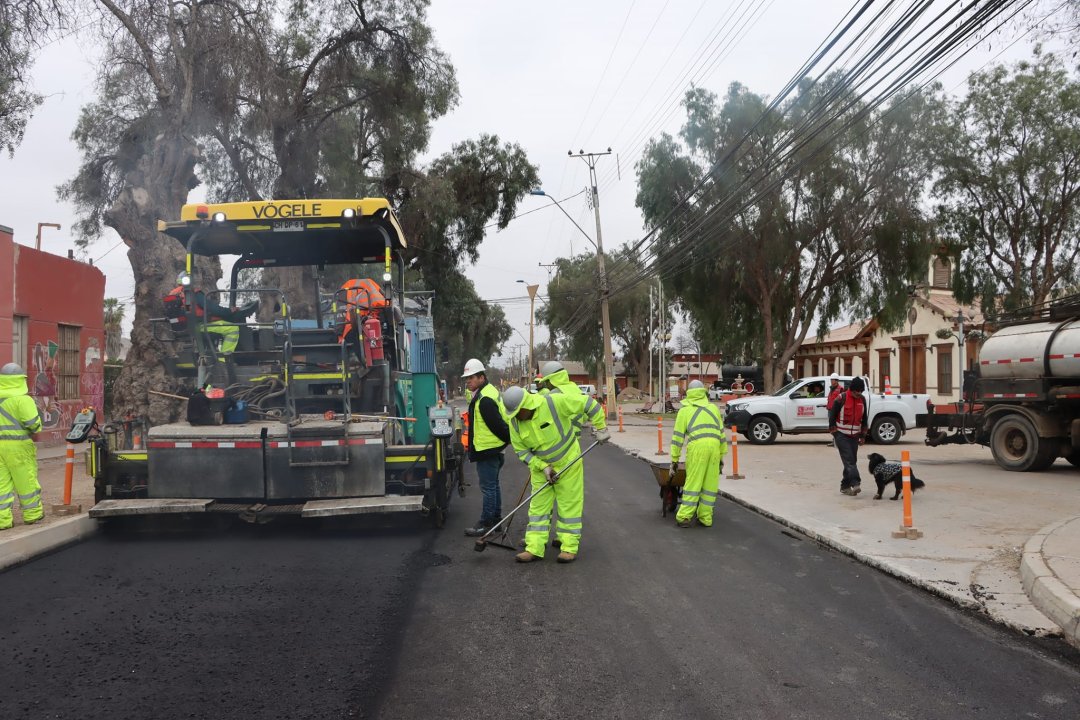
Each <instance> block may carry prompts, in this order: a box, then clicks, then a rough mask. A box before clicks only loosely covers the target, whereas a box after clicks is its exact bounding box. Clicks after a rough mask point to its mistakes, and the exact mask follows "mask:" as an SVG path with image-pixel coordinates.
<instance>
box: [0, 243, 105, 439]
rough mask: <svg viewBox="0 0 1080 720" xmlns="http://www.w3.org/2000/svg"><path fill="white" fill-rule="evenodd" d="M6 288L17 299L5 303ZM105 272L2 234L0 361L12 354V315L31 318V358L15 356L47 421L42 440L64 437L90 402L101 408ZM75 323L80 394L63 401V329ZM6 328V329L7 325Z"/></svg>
mask: <svg viewBox="0 0 1080 720" xmlns="http://www.w3.org/2000/svg"><path fill="white" fill-rule="evenodd" d="M6 288H12V290H13V292H12V295H13V299H12V302H11V303H10V304H9V305H5V304H4V300H3V297H4V296H6V295H7V290H6ZM104 301H105V276H104V275H103V274H102V272H101V271H100V270H98V269H97V268H96V267H93V266H92V265H87V264H86V263H82V262H79V261H77V260H71V259H68V258H65V257H60V256H58V255H52V254H50V253H47V252H42V251H40V250H35V249H34V248H30V247H25V246H23V245H17V244H14V243H13V242H12V238H11V235H10V234H0V337H3V338H6V339H7V341H8V342H7V345H6V355H5V346H2V345H0V361H3V362H8V361H9V360H8V359H5V358H10V356H11V353H12V346H11V322H12V315H24V316H26V317H27V318H29V320H28V325H29V328H28V333H27V335H28V337H27V357H25V358H14V360H15V362H17V363H19V364H20V365H22V366H23V367H25V368H26V372H27V384H28V385H29V387H30V394H31V395H33V396H34V399H35V400H36V401H37V405H38V410H39V411H40V412H41V418H42V420H43V421H44V425H45V429H44V430H43V431H42V434H41V440H40V442H41V443H42V444H43V445H56V444H61V443H63V441H64V436H65V435H66V434H67V431H68V430H69V429H70V428H71V421H72V420H73V419H74V417H75V415H77V414H78V412H79V410H81V409H82V408H84V407H86V406H88V405H89V406H93V407H95V408H97V410H98V412H99V413H100V412H101V411H102V406H103V399H104V386H105V376H104V369H103V367H102V363H103V361H104V356H105V319H104ZM60 324H63V325H75V326H78V327H79V328H80V330H79V394H80V397H79V398H78V399H75V400H60V399H59V398H58V397H57V393H58V391H59V389H58V384H59V381H58V379H57V378H58V374H59V367H58V357H57V350H58V347H59V335H60V332H59V328H58V325H60ZM4 327H6V328H7V331H6V334H5V333H4V330H3V328H4Z"/></svg>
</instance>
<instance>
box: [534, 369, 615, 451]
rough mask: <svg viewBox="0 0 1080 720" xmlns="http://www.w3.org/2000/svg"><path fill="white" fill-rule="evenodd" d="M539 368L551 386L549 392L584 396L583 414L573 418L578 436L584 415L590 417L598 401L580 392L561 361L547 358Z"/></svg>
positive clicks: (597, 406)
mask: <svg viewBox="0 0 1080 720" xmlns="http://www.w3.org/2000/svg"><path fill="white" fill-rule="evenodd" d="M541 370H542V371H543V373H544V382H545V383H546V384H547V385H548V387H550V388H551V389H550V390H549V392H553V393H563V394H564V395H569V396H571V397H577V396H581V397H583V398H585V415H583V416H580V417H578V418H575V420H574V429H575V430H576V431H577V434H578V436H579V437H580V436H581V426H582V424H583V423H584V421H585V417H592V416H593V413H594V412H595V411H596V408H599V407H600V403H598V402H596V400H595V399H594V398H593V397H591V396H589V395H586V394H585V393H583V392H581V388H580V387H578V385H577V383H575V382H574V381H573V380H571V379H570V373H568V372H566V368H564V367H563V366H562V363H561V362H559V361H558V360H549V361H548V362H546V363H544V366H543V367H542V368H541Z"/></svg>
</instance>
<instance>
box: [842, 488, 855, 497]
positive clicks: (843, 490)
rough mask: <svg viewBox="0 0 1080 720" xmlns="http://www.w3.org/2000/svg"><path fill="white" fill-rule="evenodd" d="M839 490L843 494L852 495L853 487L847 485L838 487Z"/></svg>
mask: <svg viewBox="0 0 1080 720" xmlns="http://www.w3.org/2000/svg"><path fill="white" fill-rule="evenodd" d="M840 492H842V493H843V494H844V495H854V494H855V488H849V487H845V488H840Z"/></svg>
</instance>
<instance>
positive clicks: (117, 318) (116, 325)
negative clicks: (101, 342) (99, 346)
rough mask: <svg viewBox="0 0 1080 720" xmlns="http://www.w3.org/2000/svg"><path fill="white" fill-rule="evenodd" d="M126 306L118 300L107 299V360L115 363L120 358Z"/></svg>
mask: <svg viewBox="0 0 1080 720" xmlns="http://www.w3.org/2000/svg"><path fill="white" fill-rule="evenodd" d="M123 322H124V304H123V303H122V302H120V301H119V300H117V299H116V298H105V358H106V360H107V361H108V362H114V361H116V359H117V358H118V357H119V356H120V350H121V348H120V339H121V325H122V324H123Z"/></svg>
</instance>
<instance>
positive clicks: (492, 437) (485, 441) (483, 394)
mask: <svg viewBox="0 0 1080 720" xmlns="http://www.w3.org/2000/svg"><path fill="white" fill-rule="evenodd" d="M481 398H491V399H492V400H494V401H495V405H496V406H498V408H499V414H500V415H502V416H503V419H504V420H505V419H506V412H505V411H504V410H503V404H502V398H500V397H499V391H498V390H496V389H495V386H494V385H492V384H491V383H485V384H484V387H482V388H480V392H479V393H478V396H477V397H476V410H474V411H473V412H472V415H473V421H474V422H475V423H476V427H474V428H471V429H470V430H471V433H470V434H471V436H472V437H471V439H472V447H473V450H475V451H476V452H483V451H484V450H491V449H493V448H498V447H502V446H503V445H505V444H506V443H504V442H503V441H502V440H500V439H499V437H498V436H497V435H496V434H495V433H493V432H491V428H489V427H488V426H487V423H486V422H484V416H483V415H482V414H481V413H480V407H479V406H480V399H481Z"/></svg>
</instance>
